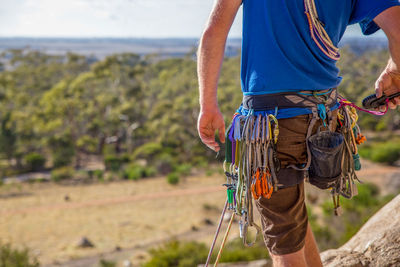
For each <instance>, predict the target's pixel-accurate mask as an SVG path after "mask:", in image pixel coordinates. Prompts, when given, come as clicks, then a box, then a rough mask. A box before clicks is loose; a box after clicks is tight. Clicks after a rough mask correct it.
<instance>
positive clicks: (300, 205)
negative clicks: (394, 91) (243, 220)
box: [256, 111, 337, 255]
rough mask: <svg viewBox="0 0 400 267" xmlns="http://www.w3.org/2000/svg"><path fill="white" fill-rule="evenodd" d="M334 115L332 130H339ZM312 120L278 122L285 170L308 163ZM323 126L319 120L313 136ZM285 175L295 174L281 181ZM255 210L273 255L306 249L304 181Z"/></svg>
mask: <svg viewBox="0 0 400 267" xmlns="http://www.w3.org/2000/svg"><path fill="white" fill-rule="evenodd" d="M332 115H333V116H332V118H333V119H332V121H333V123H332V128H336V117H337V112H336V111H334V112H332ZM311 119H312V115H311V114H307V115H300V116H296V117H293V118H289V119H280V120H279V121H278V123H279V131H280V133H279V137H278V143H277V156H278V158H279V160H280V161H281V166H282V168H285V167H287V166H288V165H290V164H305V163H306V162H307V148H306V136H307V130H308V126H309V124H310V122H311ZM321 124H322V122H321V120H318V121H317V123H316V124H315V127H314V129H313V133H315V132H316V131H317V130H318V128H319V127H320V126H321ZM332 130H334V129H332ZM290 170H292V169H290ZM282 173H284V175H293V171H289V172H281V175H278V179H279V178H281V179H282V180H284V178H286V177H282ZM280 176H281V177H280ZM289 180H290V179H289ZM256 206H257V209H258V211H259V212H260V214H261V225H262V228H263V237H264V241H265V244H266V246H267V248H268V250H269V252H270V253H272V254H274V255H285V254H290V253H294V252H296V251H298V250H300V249H301V248H302V247H303V246H304V242H305V236H306V233H307V225H308V217H307V209H306V206H305V203H304V180H300V182H299V183H297V184H294V185H290V186H288V187H286V188H283V189H279V190H278V191H277V192H273V194H272V196H271V198H270V199H266V198H259V199H258V200H257V201H256Z"/></svg>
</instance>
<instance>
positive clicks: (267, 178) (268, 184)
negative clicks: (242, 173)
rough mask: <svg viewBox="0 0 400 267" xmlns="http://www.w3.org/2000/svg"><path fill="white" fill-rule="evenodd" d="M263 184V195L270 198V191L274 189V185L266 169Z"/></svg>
mask: <svg viewBox="0 0 400 267" xmlns="http://www.w3.org/2000/svg"><path fill="white" fill-rule="evenodd" d="M265 184H266V187H265V189H266V193H265V197H266V198H267V199H270V198H271V196H272V192H273V191H274V187H273V186H272V177H271V174H270V173H269V172H268V171H267V172H266V173H265Z"/></svg>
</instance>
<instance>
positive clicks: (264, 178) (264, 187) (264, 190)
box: [261, 172, 268, 198]
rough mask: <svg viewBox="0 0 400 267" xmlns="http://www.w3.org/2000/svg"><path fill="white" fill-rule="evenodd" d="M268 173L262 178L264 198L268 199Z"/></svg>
mask: <svg viewBox="0 0 400 267" xmlns="http://www.w3.org/2000/svg"><path fill="white" fill-rule="evenodd" d="M266 178H267V172H264V173H263V176H262V178H261V185H262V191H263V192H262V196H263V197H265V198H267V197H268V183H267V179H266Z"/></svg>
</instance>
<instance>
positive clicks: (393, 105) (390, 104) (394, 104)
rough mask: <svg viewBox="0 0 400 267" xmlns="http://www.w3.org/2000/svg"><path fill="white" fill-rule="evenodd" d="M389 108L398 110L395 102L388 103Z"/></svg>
mask: <svg viewBox="0 0 400 267" xmlns="http://www.w3.org/2000/svg"><path fill="white" fill-rule="evenodd" d="M388 105H389V108H390V109H395V108H396V101H395V100H390V101H389V102H388Z"/></svg>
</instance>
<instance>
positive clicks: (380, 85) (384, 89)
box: [375, 62, 400, 109]
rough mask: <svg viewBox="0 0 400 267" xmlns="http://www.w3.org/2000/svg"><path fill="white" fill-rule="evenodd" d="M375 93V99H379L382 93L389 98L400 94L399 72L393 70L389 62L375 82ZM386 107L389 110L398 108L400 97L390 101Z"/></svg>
mask: <svg viewBox="0 0 400 267" xmlns="http://www.w3.org/2000/svg"><path fill="white" fill-rule="evenodd" d="M375 91H376V96H377V97H381V96H382V94H383V93H384V94H385V95H386V96H390V95H393V94H395V93H397V92H400V71H398V70H396V69H394V68H393V67H392V64H391V62H389V64H388V66H387V67H386V69H385V70H384V71H383V72H382V74H381V76H380V77H379V79H378V80H377V81H376V83H375ZM388 105H389V108H391V109H395V108H396V107H397V106H400V97H396V98H394V99H393V100H390V101H389V103H388Z"/></svg>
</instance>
